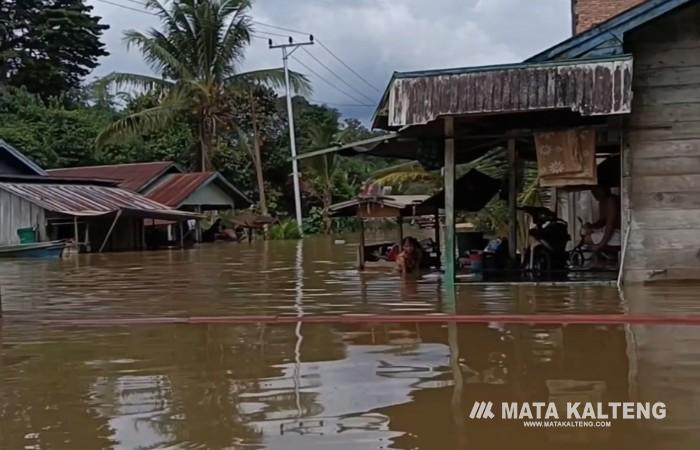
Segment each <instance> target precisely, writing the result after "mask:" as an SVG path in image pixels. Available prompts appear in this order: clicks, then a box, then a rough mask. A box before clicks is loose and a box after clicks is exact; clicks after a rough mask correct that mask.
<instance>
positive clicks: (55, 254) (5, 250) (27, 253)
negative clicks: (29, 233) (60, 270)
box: [0, 240, 66, 258]
mask: <svg viewBox="0 0 700 450" xmlns="http://www.w3.org/2000/svg"><path fill="white" fill-rule="evenodd" d="M65 248H66V241H63V240H61V241H49V242H32V243H31V244H18V245H4V246H0V258H60V257H61V255H62V254H63V250H64V249H65Z"/></svg>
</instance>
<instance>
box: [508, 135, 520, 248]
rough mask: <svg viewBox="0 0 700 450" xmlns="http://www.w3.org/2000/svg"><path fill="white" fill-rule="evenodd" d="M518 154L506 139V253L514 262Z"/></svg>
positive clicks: (516, 236)
mask: <svg viewBox="0 0 700 450" xmlns="http://www.w3.org/2000/svg"><path fill="white" fill-rule="evenodd" d="M517 162H518V153H517V150H516V148H515V139H514V138H510V139H508V219H509V222H510V229H509V235H508V251H509V252H510V259H511V260H512V261H515V258H516V257H517V250H518V210H517V207H518V164H517Z"/></svg>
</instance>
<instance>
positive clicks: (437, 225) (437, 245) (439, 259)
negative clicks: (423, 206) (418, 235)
mask: <svg viewBox="0 0 700 450" xmlns="http://www.w3.org/2000/svg"><path fill="white" fill-rule="evenodd" d="M435 249H436V251H437V268H438V270H440V266H441V264H442V252H441V250H440V210H439V209H438V210H437V211H436V212H435Z"/></svg>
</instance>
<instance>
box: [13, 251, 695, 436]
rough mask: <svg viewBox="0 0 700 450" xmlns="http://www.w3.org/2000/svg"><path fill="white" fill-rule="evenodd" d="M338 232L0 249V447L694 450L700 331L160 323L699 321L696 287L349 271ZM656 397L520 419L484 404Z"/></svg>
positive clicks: (348, 255) (351, 254)
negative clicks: (129, 321) (454, 281)
mask: <svg viewBox="0 0 700 450" xmlns="http://www.w3.org/2000/svg"><path fill="white" fill-rule="evenodd" d="M354 261H355V248H354V247H352V246H349V245H335V244H334V243H333V241H332V240H330V239H308V240H306V241H304V242H303V243H301V242H299V243H297V242H294V241H288V242H287V241H285V242H256V243H254V245H252V246H248V245H238V244H222V245H209V246H207V245H205V246H203V247H202V248H200V249H195V250H189V251H179V250H178V251H162V252H146V253H112V254H103V255H99V254H91V255H80V256H79V257H73V258H71V259H65V260H62V261H42V262H37V261H0V285H1V293H2V301H3V307H4V317H3V319H2V322H0V449H2V450H5V449H22V448H25V449H102V448H116V449H137V448H139V449H200V448H201V449H281V450H282V449H284V450H292V449H300V450H301V449H309V450H314V449H326V448H337V449H418V448H420V449H467V448H470V449H502V448H509V447H512V446H513V444H514V443H515V442H517V445H518V448H528V449H529V448H532V449H549V448H551V449H554V448H586V449H587V448H597V449H600V448H603V449H608V448H609V449H627V448H630V449H633V448H634V449H640V448H643V449H695V448H697V442H698V440H700V426H698V421H697V417H698V411H700V383H698V380H700V327H692V326H671V325H664V324H659V325H644V326H642V325H634V326H631V325H567V326H564V325H536V324H523V325H507V324H499V323H483V324H447V323H434V324H426V323H403V324H378V323H372V324H338V323H335V324H329V323H313V324H310V323H296V324H294V323H292V324H286V325H264V324H260V323H246V324H235V325H232V324H197V325H195V324H189V325H182V324H179V325H176V324H160V325H131V326H79V327H78V326H71V325H68V324H65V323H63V324H61V323H58V322H57V321H60V320H73V319H105V318H162V317H192V316H222V315H237V316H240V315H261V314H265V315H289V316H300V315H314V316H318V315H328V316H330V315H334V316H335V315H344V314H362V313H373V314H393V315H396V314H400V315H425V314H433V313H458V314H506V313H518V314H547V313H565V314H628V313H632V314H674V315H679V314H697V313H699V312H700V308H699V306H698V305H700V303H698V302H697V293H696V292H697V287H665V286H659V287H646V288H644V287H633V288H630V289H627V290H626V291H625V293H624V298H621V297H620V295H619V294H618V292H617V290H616V289H615V288H607V287H591V288H583V287H532V286H518V287H513V286H498V287H476V286H474V287H468V286H463V287H460V288H459V289H458V291H457V293H456V298H454V299H453V298H451V297H449V296H447V295H446V294H444V293H443V291H442V288H441V287H440V285H439V284H438V283H437V280H435V279H431V278H430V277H428V278H427V279H423V280H420V281H413V282H411V281H407V282H404V281H401V280H400V279H399V278H398V277H397V276H396V275H395V274H393V273H380V272H368V273H365V274H359V273H358V272H357V271H356V270H354V268H353V266H354ZM560 400H567V401H576V402H587V401H592V402H628V401H635V402H637V401H639V402H652V403H653V402H664V403H665V404H666V407H667V417H666V418H665V419H663V420H623V419H620V420H613V421H612V424H611V426H609V427H606V428H600V429H595V428H593V429H529V428H527V427H524V425H523V423H522V421H508V420H503V419H502V418H495V419H493V420H470V419H469V414H470V411H471V410H472V406H473V405H474V402H476V401H489V402H548V401H560Z"/></svg>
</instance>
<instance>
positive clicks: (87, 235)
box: [85, 220, 92, 253]
mask: <svg viewBox="0 0 700 450" xmlns="http://www.w3.org/2000/svg"><path fill="white" fill-rule="evenodd" d="M85 252H87V253H90V252H92V246H91V245H90V223H89V222H88V221H87V220H85Z"/></svg>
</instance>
